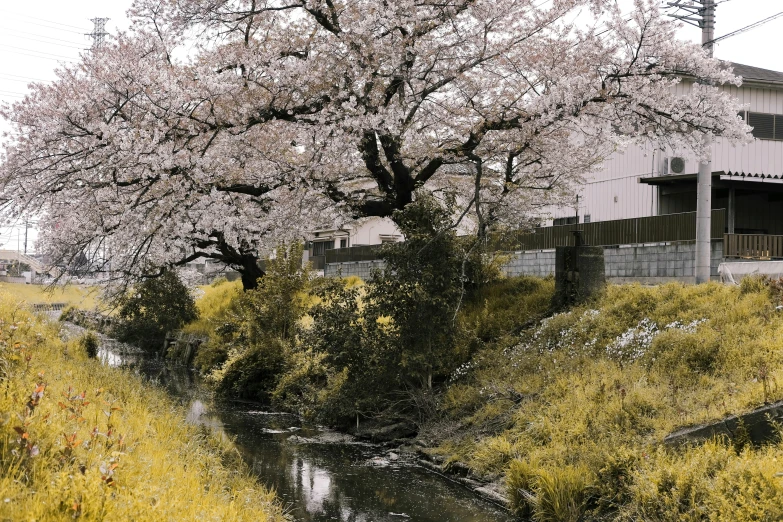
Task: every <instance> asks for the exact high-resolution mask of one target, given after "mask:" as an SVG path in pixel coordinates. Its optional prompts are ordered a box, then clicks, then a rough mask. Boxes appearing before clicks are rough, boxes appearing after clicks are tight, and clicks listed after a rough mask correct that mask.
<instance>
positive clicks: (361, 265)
mask: <svg viewBox="0 0 783 522" xmlns="http://www.w3.org/2000/svg"><path fill="white" fill-rule="evenodd" d="M385 266H386V263H384V262H383V261H380V260H376V261H352V262H350V263H327V264H326V266H325V268H324V277H336V276H338V275H339V276H341V277H350V276H357V277H359V278H361V279H364V280H365V281H366V280H368V279H370V276H371V275H372V271H373V270H375V269H376V268H377V269H379V270H382V269H383V268H384V267H385Z"/></svg>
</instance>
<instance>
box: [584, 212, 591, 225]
mask: <svg viewBox="0 0 783 522" xmlns="http://www.w3.org/2000/svg"><path fill="white" fill-rule="evenodd" d="M591 219H592V217H590V214H585V217H584V222H585V223H590V220H591Z"/></svg>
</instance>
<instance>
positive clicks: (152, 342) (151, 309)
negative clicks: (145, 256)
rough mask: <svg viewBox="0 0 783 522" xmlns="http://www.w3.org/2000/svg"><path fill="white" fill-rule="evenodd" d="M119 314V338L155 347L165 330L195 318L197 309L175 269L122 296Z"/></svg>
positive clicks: (160, 340)
mask: <svg viewBox="0 0 783 522" xmlns="http://www.w3.org/2000/svg"><path fill="white" fill-rule="evenodd" d="M117 316H118V318H119V319H120V322H119V326H118V327H117V329H116V331H115V334H116V335H117V337H118V338H119V339H120V340H122V341H125V342H130V343H134V344H137V345H139V346H141V347H142V348H148V349H153V350H156V349H158V348H160V344H161V343H162V342H163V338H164V337H165V335H166V332H168V331H170V330H176V329H178V328H181V327H182V326H183V325H184V324H186V323H188V322H190V321H193V320H195V319H196V318H197V317H198V311H197V309H196V304H195V301H194V299H193V296H192V295H191V293H190V290H188V288H187V287H186V286H185V285H184V284H182V282H181V281H180V280H179V277H177V274H176V272H174V271H172V270H166V271H164V272H163V273H162V274H161V275H159V276H155V277H150V278H149V279H146V280H145V281H143V282H142V283H140V284H138V285H137V286H135V287H134V288H132V289H131V290H130V291H128V292H127V293H126V294H125V295H124V296H122V297H121V298H120V301H119V310H118V313H117Z"/></svg>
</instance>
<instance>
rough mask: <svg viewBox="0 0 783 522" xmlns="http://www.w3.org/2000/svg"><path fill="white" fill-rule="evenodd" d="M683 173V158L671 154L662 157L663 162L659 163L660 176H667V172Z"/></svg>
mask: <svg viewBox="0 0 783 522" xmlns="http://www.w3.org/2000/svg"><path fill="white" fill-rule="evenodd" d="M684 173H685V158H682V157H680V156H671V157H668V158H663V164H662V165H661V176H668V175H669V174H684Z"/></svg>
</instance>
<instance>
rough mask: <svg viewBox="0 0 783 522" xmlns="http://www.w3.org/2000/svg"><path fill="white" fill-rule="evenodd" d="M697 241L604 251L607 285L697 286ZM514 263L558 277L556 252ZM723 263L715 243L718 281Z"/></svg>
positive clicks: (367, 268) (524, 271) (353, 267)
mask: <svg viewBox="0 0 783 522" xmlns="http://www.w3.org/2000/svg"><path fill="white" fill-rule="evenodd" d="M695 249H696V242H695V241H682V242H677V243H655V244H645V245H622V246H617V247H606V248H604V263H605V273H606V279H607V281H609V282H611V283H630V282H640V283H648V284H658V283H666V282H669V281H680V282H683V283H693V282H694V281H695V277H694V274H693V259H694V255H695V253H694V250H695ZM509 254H510V255H511V259H510V260H509V262H508V263H507V264H506V265H505V266H504V267H503V271H504V273H505V274H506V275H508V276H521V275H529V276H536V277H546V276H548V275H552V274H554V273H555V250H554V249H552V250H531V251H526V252H509ZM722 261H723V240H717V241H713V242H712V270H711V272H712V276H713V278H715V279H718V265H719V264H720V263H721V262H722ZM383 267H384V263H383V261H354V262H351V263H329V264H327V265H326V268H325V269H324V275H325V276H327V277H331V276H337V275H338V273H339V274H340V275H342V277H349V276H357V277H360V278H362V279H365V280H367V279H369V278H370V275H371V272H372V270H373V269H375V268H379V269H382V268H383Z"/></svg>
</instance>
